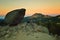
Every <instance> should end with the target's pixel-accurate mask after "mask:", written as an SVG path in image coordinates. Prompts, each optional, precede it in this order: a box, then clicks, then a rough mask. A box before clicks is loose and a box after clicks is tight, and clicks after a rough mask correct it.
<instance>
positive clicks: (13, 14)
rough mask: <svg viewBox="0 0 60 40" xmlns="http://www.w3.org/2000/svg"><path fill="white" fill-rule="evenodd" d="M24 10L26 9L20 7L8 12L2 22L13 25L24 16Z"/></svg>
mask: <svg viewBox="0 0 60 40" xmlns="http://www.w3.org/2000/svg"><path fill="white" fill-rule="evenodd" d="M25 11H26V9H24V8H22V9H16V10H13V11H10V12H8V13H7V15H6V16H5V19H4V21H3V23H2V24H3V25H4V24H5V25H9V26H15V25H17V24H19V23H20V22H21V21H22V19H23V18H24V15H25Z"/></svg>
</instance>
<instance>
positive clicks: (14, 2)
mask: <svg viewBox="0 0 60 40" xmlns="http://www.w3.org/2000/svg"><path fill="white" fill-rule="evenodd" d="M18 8H25V9H26V15H27V16H28V15H32V14H34V13H43V14H46V15H58V14H60V0H0V15H6V14H7V12H9V11H11V10H14V9H18Z"/></svg>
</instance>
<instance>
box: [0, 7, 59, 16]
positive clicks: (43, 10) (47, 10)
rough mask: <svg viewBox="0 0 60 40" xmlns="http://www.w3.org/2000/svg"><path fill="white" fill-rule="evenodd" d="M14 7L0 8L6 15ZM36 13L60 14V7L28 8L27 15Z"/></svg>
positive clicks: (1, 13)
mask: <svg viewBox="0 0 60 40" xmlns="http://www.w3.org/2000/svg"><path fill="white" fill-rule="evenodd" d="M12 10H14V9H3V10H0V15H6V14H7V13H8V12H9V11H12ZM34 13H42V14H45V15H49V14H59V15H60V9H52V8H50V9H27V10H26V15H33V14H34Z"/></svg>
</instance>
